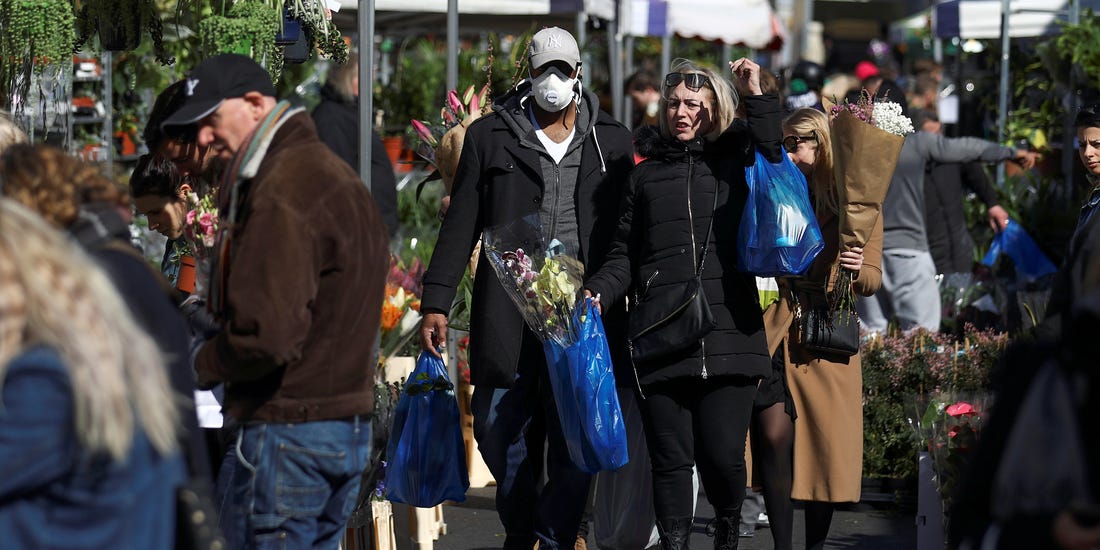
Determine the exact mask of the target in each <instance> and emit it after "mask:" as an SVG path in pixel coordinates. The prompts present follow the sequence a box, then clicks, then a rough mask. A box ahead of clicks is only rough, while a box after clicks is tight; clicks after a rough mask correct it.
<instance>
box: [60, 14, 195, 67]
mask: <svg viewBox="0 0 1100 550" xmlns="http://www.w3.org/2000/svg"><path fill="white" fill-rule="evenodd" d="M75 5H76V8H77V13H78V14H79V17H78V18H77V30H78V31H79V36H78V40H77V46H78V47H79V46H81V45H83V44H85V43H86V42H88V41H89V40H91V38H92V36H93V35H94V36H98V37H99V45H100V47H102V48H103V49H104V50H108V51H130V50H134V49H136V48H137V47H138V46H139V45H140V44H141V38H142V36H143V35H144V34H145V33H146V32H148V33H149V36H150V37H151V38H152V39H153V50H154V52H155V54H156V57H157V61H160V62H161V63H163V64H165V65H170V64H172V63H174V62H175V60H174V59H173V58H172V57H171V56H169V55H168V54H167V53H166V52H165V49H164V30H163V25H162V23H161V20H160V14H159V13H158V11H157V7H156V5H155V4H154V3H153V0H76V3H75Z"/></svg>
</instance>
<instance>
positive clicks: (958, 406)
mask: <svg viewBox="0 0 1100 550" xmlns="http://www.w3.org/2000/svg"><path fill="white" fill-rule="evenodd" d="M944 412H946V413H947V414H948V415H950V416H962V415H964V414H978V411H977V410H976V409H974V406H973V405H971V404H970V403H967V402H966V401H959V402H958V403H955V404H954V405H948V406H947V409H945V411H944Z"/></svg>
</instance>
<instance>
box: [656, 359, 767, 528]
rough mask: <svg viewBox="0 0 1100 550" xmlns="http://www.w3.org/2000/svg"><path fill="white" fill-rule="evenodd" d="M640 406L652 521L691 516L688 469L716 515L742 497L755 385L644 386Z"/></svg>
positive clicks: (737, 379) (724, 380)
mask: <svg viewBox="0 0 1100 550" xmlns="http://www.w3.org/2000/svg"><path fill="white" fill-rule="evenodd" d="M644 391H645V399H644V400H642V401H641V407H642V414H643V419H644V423H645V432H646V441H647V442H648V446H649V456H650V459H651V460H652V462H653V500H654V507H655V508H656V512H657V518H658V519H662V518H685V517H691V516H692V515H693V512H692V499H693V497H694V496H695V495H693V494H692V483H691V467H692V465H693V464H694V465H696V466H697V467H698V469H699V478H700V481H701V482H702V484H703V488H704V489H705V490H706V493H707V500H709V501H710V503H711V505H712V506H714V510H715V513H716V514H717V515H718V516H720V517H721V516H729V515H733V514H736V511H737V510H738V508H739V507H740V506H741V501H742V500H743V499H744V498H745V436H746V434H747V433H748V428H749V418H750V417H751V415H752V402H753V399H754V398H755V397H756V381H755V380H752V379H750V378H748V377H741V376H725V377H711V378H708V379H703V378H680V379H675V380H671V381H667V382H659V383H656V384H651V385H648V386H646V387H645V389H644Z"/></svg>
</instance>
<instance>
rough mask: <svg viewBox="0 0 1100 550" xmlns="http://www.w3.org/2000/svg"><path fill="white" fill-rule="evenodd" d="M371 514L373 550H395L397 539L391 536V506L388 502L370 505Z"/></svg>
mask: <svg viewBox="0 0 1100 550" xmlns="http://www.w3.org/2000/svg"><path fill="white" fill-rule="evenodd" d="M370 507H371V512H372V514H373V517H374V519H373V520H372V521H373V527H374V529H373V531H374V532H373V534H372V535H371V536H372V537H374V548H375V550H397V537H396V536H394V534H393V505H391V504H390V503H389V501H386V500H382V501H374V502H371V503H370Z"/></svg>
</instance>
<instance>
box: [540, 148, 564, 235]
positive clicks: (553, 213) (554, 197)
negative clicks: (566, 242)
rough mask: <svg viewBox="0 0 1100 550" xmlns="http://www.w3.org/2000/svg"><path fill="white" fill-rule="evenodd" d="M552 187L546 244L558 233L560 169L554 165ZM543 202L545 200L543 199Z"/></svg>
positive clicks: (544, 192)
mask: <svg viewBox="0 0 1100 550" xmlns="http://www.w3.org/2000/svg"><path fill="white" fill-rule="evenodd" d="M553 187H554V189H553V190H552V191H551V192H550V200H551V201H552V202H551V203H550V228H549V229H550V232H549V234H547V235H546V237H545V238H546V242H547V243H549V242H550V240H551V239H553V238H554V235H555V234H556V233H557V232H558V193H559V191H560V189H561V168H560V167H559V166H558V165H557V164H556V163H555V164H554V185H553ZM543 194H544V195H545V194H546V191H545V190H543ZM543 200H546V199H545V198H543Z"/></svg>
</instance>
